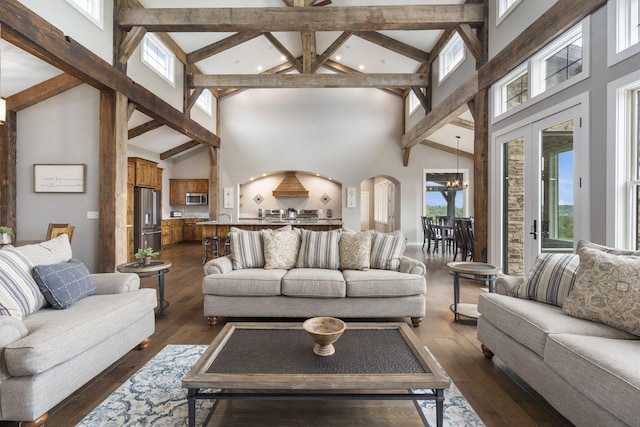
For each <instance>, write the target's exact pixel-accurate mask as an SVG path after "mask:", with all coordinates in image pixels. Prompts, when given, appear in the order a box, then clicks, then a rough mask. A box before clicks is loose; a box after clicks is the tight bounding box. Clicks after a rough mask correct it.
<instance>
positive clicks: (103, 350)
mask: <svg viewBox="0 0 640 427" xmlns="http://www.w3.org/2000/svg"><path fill="white" fill-rule="evenodd" d="M71 258H72V253H71V246H70V245H69V240H68V237H67V235H66V234H63V235H60V236H59V237H57V238H55V239H52V240H49V241H46V242H43V243H42V244H38V245H27V246H21V247H17V248H3V249H2V250H0V420H10V421H21V422H23V423H22V424H21V425H23V426H26V425H28V426H39V425H42V424H44V423H45V422H46V419H47V412H48V411H49V410H50V409H51V408H52V407H54V406H55V405H57V404H58V403H60V402H61V401H62V400H64V399H65V398H67V397H68V396H69V395H71V394H72V393H73V392H75V391H76V390H77V389H79V388H80V387H82V386H83V385H84V384H86V383H87V382H88V381H90V380H91V379H93V378H94V377H95V376H96V375H98V374H99V373H100V372H102V371H103V370H104V369H105V368H107V367H109V366H110V365H111V364H113V363H114V362H116V361H117V360H118V359H120V358H121V357H122V356H124V355H125V354H126V353H127V352H129V351H130V350H131V349H133V348H134V347H136V346H140V348H143V347H145V346H146V345H147V344H148V339H149V337H150V336H151V335H152V334H153V332H154V330H155V314H154V308H155V306H156V293H155V290H154V289H139V286H140V279H139V278H138V276H137V275H135V274H123V273H105V274H89V272H88V270H87V269H86V267H84V265H83V264H82V263H79V262H78V261H74V260H71V261H70V259H71Z"/></svg>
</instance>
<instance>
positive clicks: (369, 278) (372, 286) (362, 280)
mask: <svg viewBox="0 0 640 427" xmlns="http://www.w3.org/2000/svg"><path fill="white" fill-rule="evenodd" d="M342 274H343V275H344V279H345V280H346V282H347V296H348V297H360V298H361V297H398V296H408V295H421V294H423V293H425V292H426V290H427V285H426V281H425V279H424V277H422V276H419V275H417V274H406V273H400V272H397V271H391V270H376V269H371V270H369V271H358V270H345V271H343V272H342Z"/></svg>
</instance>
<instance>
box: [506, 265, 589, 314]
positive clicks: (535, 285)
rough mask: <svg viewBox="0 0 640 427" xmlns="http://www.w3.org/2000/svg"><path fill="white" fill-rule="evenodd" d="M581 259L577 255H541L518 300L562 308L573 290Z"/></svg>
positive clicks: (530, 272) (520, 290)
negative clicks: (529, 300) (528, 300)
mask: <svg viewBox="0 0 640 427" xmlns="http://www.w3.org/2000/svg"><path fill="white" fill-rule="evenodd" d="M579 263H580V257H579V256H578V255H575V254H549V253H547V254H540V255H538V256H537V258H536V260H535V262H534V263H533V266H532V267H531V270H529V274H528V275H527V277H526V278H525V279H524V281H523V282H522V283H521V284H520V286H519V287H518V290H517V291H516V295H517V296H518V298H523V299H531V300H535V301H540V302H544V303H547V304H553V305H557V306H558V307H562V304H564V300H565V298H567V296H568V295H569V293H570V292H571V290H572V289H573V284H574V283H575V281H576V272H577V270H578V264H579Z"/></svg>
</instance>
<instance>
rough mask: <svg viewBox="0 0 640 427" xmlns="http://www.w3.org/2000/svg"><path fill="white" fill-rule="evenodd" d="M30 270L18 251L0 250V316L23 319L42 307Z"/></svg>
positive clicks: (40, 294)
mask: <svg viewBox="0 0 640 427" xmlns="http://www.w3.org/2000/svg"><path fill="white" fill-rule="evenodd" d="M32 269H33V265H31V262H30V261H29V260H28V259H27V258H26V257H25V256H24V255H22V254H21V253H20V252H19V251H17V250H15V249H13V248H4V249H1V250H0V315H4V316H13V317H17V318H19V319H23V318H24V317H25V316H28V315H29V314H31V313H34V312H36V311H38V310H39V309H40V308H42V307H44V305H45V299H44V295H42V292H40V289H39V288H38V284H37V283H36V281H35V280H34V279H33V277H32V276H31V270H32Z"/></svg>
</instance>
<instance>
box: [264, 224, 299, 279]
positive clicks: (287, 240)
mask: <svg viewBox="0 0 640 427" xmlns="http://www.w3.org/2000/svg"><path fill="white" fill-rule="evenodd" d="M262 239H263V244H264V268H265V269H266V270H271V269H284V270H289V269H292V268H293V267H295V266H296V261H297V260H298V253H299V252H300V240H301V237H300V231H299V230H288V231H274V230H263V231H262Z"/></svg>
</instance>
